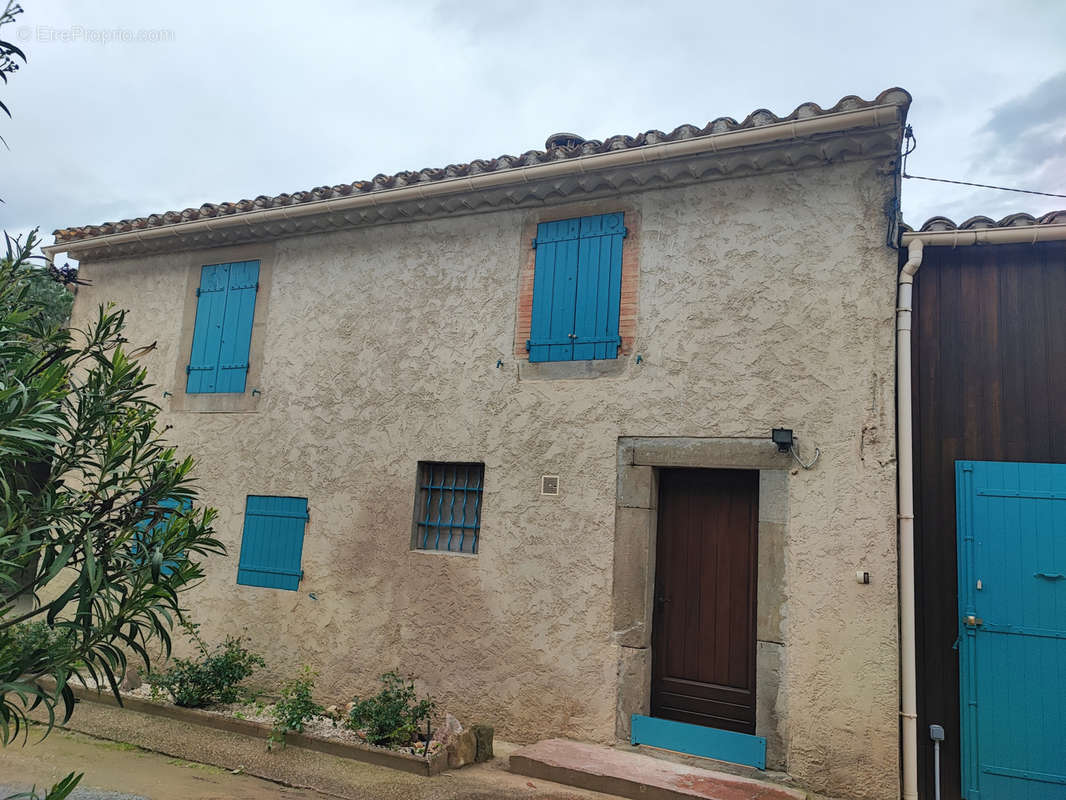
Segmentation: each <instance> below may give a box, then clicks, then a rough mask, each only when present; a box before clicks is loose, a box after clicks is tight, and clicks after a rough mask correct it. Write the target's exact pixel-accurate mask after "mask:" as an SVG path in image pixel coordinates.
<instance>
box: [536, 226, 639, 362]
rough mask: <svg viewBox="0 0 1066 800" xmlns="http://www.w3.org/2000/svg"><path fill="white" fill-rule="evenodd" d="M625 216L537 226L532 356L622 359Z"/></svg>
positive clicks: (553, 359)
mask: <svg viewBox="0 0 1066 800" xmlns="http://www.w3.org/2000/svg"><path fill="white" fill-rule="evenodd" d="M623 219H624V215H623V214H622V213H616V214H599V215H596V216H591V217H581V218H579V219H568V220H561V221H559V222H543V223H541V224H540V225H538V226H537V239H536V248H537V256H536V264H535V267H534V275H533V313H532V315H531V322H530V332H529V342H528V343H527V349H528V350H529V360H530V361H533V362H537V361H572V360H573V361H585V360H594V359H605V358H617V357H618V346H619V345H620V344H621V339H620V338H619V335H618V316H619V307H620V304H621V299H622V240H623V239H624V238H625V235H626V229H625V227H624V225H623Z"/></svg>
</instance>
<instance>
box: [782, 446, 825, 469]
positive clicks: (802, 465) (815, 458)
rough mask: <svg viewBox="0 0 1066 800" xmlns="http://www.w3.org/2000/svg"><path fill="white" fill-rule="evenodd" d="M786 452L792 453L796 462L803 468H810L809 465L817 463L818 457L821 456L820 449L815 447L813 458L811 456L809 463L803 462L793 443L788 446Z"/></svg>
mask: <svg viewBox="0 0 1066 800" xmlns="http://www.w3.org/2000/svg"><path fill="white" fill-rule="evenodd" d="M788 452H790V453H792V457H793V458H794V459H796V463H797V464H799V465H800V466H801V467H803V468H804V469H811V467H813V466H814V465H815V464H817V463H818V459H819V458H821V457H822V451H821V450H819V449H818V448H817V447H816V448H814V458H812V459H811V460H810V462H809V463H807V464H804V463H803V459H802V458H800V457H799V453H797V452H796V445H795V444H793V445H792V446H791V447H789V448H788Z"/></svg>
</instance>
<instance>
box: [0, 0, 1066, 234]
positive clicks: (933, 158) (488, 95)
mask: <svg viewBox="0 0 1066 800" xmlns="http://www.w3.org/2000/svg"><path fill="white" fill-rule="evenodd" d="M22 5H23V6H24V7H25V8H26V13H25V14H23V15H22V16H21V17H19V19H18V21H17V22H16V23H15V24H13V25H9V26H6V27H5V28H4V29H3V30H2V33H3V34H4V35H3V36H2V37H0V38H7V39H10V40H12V41H14V42H16V43H18V44H19V45H21V46H22V47H23V48H24V49H25V50H26V52H27V55H28V56H29V63H28V65H26V66H25V67H24V68H23V69H22V70H20V71H19V72H18V73H17V74H16V75H14V76H12V79H11V82H10V84H9V85H8V86H7V87H0V100H3V102H5V103H6V104H7V105H8V106H9V107H10V109H11V111H12V114H13V118H12V119H10V120H9V119H6V118H4V117H0V135H2V136H3V138H4V139H5V140H6V142H7V147H8V149H4V148H3V146H2V145H0V198H2V199H3V200H4V203H3V204H2V205H0V227H2V228H4V229H6V230H8V231H15V232H19V231H25V230H27V229H29V228H31V227H33V226H40V227H41V230H42V231H44V232H45V233H46V234H47V235H46V236H45V240H46V242H50V241H51V235H50V234H51V231H52V230H53V229H55V228H57V227H63V226H69V225H82V224H91V223H100V222H104V221H111V220H116V219H121V218H124V217H132V216H141V215H145V214H148V213H152V212H158V211H165V210H170V209H178V210H180V209H182V208H185V207H188V206H199V205H200V204H202V203H203V202H222V201H227V200H239V199H241V198H245V197H255V196H257V195H260V194H278V193H280V192H293V191H298V190H302V189H309V188H312V187H314V186H319V185H322V184H336V183H341V182H347V181H353V180H361V179H367V178H370V177H373V176H374V175H375V174H377V173H379V172H380V173H392V172H396V171H399V170H403V169H419V168H422V167H427V166H428V167H436V166H443V165H446V164H449V163H454V162H461V161H469V160H471V159H473V158H477V157H491V156H495V155H499V154H501V153H520V152H522V151H525V150H528V149H531V148H540V147H542V146H543V144H544V139H545V136H546V135H547V134H549V133H551V132H553V131H560V130H566V131H574V132H576V133H579V134H581V135H583V136H585V137H586V138H598V139H602V138H605V137H607V136H610V135H612V134H616V133H630V134H632V133H637V132H640V131H645V130H648V129H650V128H658V129H661V130H670V129H671V128H673V127H675V126H676V125H679V124H681V123H685V122H691V123H695V124H699V125H703V124H705V123H706V122H708V121H709V120H711V119H713V118H715V117H719V116H731V117H734V118H736V119H738V120H740V119H743V118H744V117H745V116H746V115H747V114H748V112H750V111H752V110H754V109H757V108H768V109H770V110H772V111H774V112H776V113H778V114H782V115H784V114H787V113H789V112H790V111H792V109H794V108H795V107H796V106H797V105H798V104H799V103H802V102H804V101H807V100H813V101H815V102H817V103H819V104H820V105H822V106H823V107H829V106H831V105H833V104H834V103H835V102H836V101H837V100H838V99H839V98H840V97H842V96H843V95H847V94H857V95H860V96H861V97H863V98H872V97H874V96H876V95H877V93H878V92H879V91H881V90H882V89H886V88H888V87H891V86H896V85H898V86H902V87H904V88H905V89H907V90H908V91H910V92H911V94H912V95H913V96H914V104H913V106H912V107H911V115H910V122H911V123H912V124H913V125H914V130H915V133H916V135H917V137H918V148H917V150H916V151H915V153H914V154H913V155H912V156H911V158H910V162H909V165H908V169H909V171H910V172H911V173H913V174H916V175H929V176H933V177H942V178H952V179H957V180H969V181H975V182H980V183H992V184H998V185H1006V186H1015V187H1020V188H1027V189H1036V190H1042V191H1046V192H1057V193H1062V194H1066V2H1063V0H1014V2H1010V3H1004V2H1002V0H967V1H966V2H947V1H942V0H922V1H921V2H916V1H915V0H902V2H894V3H888V2H882V1H881V0H878V2H864V1H863V0H846V2H819V1H818V0H803V1H801V0H787V1H786V0H761V2H757V3H741V4H737V3H724V2H713V1H712V0H695V1H693V2H690V1H689V0H674V2H669V3H663V2H658V3H648V2H639V3H638V2H627V0H614V1H613V2H611V3H597V2H582V3H561V2H559V0H551V1H549V2H539V0H498V1H497V2H487V0H486V1H485V2H473V1H470V2H464V1H463V0H440V2H430V1H429V0H426V2H416V1H412V2H400V1H399V0H393V1H392V2H364V3H357V2H330V1H329V0H301V2H299V3H295V2H257V3H251V2H245V3H239V2H226V3H223V2H217V1H216V2H210V3H208V2H197V0H187V1H186V2H182V3H168V4H157V3H144V2H133V1H132V0H131V1H127V0H111V1H110V2H107V3H95V4H88V3H80V2H58V1H52V2H45V0H22ZM903 208H904V216H905V219H906V220H907V221H908V222H909V223H910V224H912V225H915V224H920V223H921V221H923V220H925V219H926V218H927V217H929V216H932V215H935V214H943V215H946V216H949V217H952V218H954V219H956V220H962V219H965V218H966V217H969V216H971V215H974V214H987V215H989V216H992V217H996V218H998V217H1000V216H1003V215H1005V214H1008V213H1011V212H1014V211H1028V212H1030V213H1033V214H1039V213H1043V212H1046V211H1049V210H1052V209H1055V208H1066V199H1063V198H1053V197H1039V196H1035V195H1021V194H1011V193H1007V192H996V191H989V190H977V189H969V188H966V187H959V186H951V185H947V184H931V183H923V182H920V181H916V180H911V181H905V183H904V194H903Z"/></svg>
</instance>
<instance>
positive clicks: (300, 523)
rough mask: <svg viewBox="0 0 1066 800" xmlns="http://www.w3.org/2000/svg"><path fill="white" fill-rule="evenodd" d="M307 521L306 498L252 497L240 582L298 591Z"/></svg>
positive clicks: (246, 513) (247, 512)
mask: <svg viewBox="0 0 1066 800" xmlns="http://www.w3.org/2000/svg"><path fill="white" fill-rule="evenodd" d="M307 519H308V515H307V498H304V497H263V496H258V495H249V496H248V500H247V505H246V506H245V508H244V534H243V536H242V538H241V560H240V563H239V564H238V565H237V583H241V584H244V585H245V586H265V587H266V588H268V589H290V590H292V591H296V589H297V587H298V586H299V584H300V578H301V577H302V576H303V571H302V570H301V569H300V563H301V558H302V555H303V545H304V526H305V525H307Z"/></svg>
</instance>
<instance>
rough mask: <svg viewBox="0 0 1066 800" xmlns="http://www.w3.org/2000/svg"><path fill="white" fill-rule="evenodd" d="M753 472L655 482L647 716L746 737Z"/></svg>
mask: <svg viewBox="0 0 1066 800" xmlns="http://www.w3.org/2000/svg"><path fill="white" fill-rule="evenodd" d="M758 495H759V473H758V472H756V471H753V470H730V469H671V470H663V471H662V472H661V474H660V478H659V527H658V535H657V545H656V563H655V619H654V623H653V628H652V686H651V713H652V716H655V717H662V718H665V719H673V720H677V721H679V722H690V723H694V724H697V725H706V726H709V727H712V728H724V729H726V730H731V731H739V732H741V733H754V732H755V579H756V565H757V563H758V562H757V559H758V538H757V537H758V528H757V525H758V518H759V515H758V503H759V499H758Z"/></svg>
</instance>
